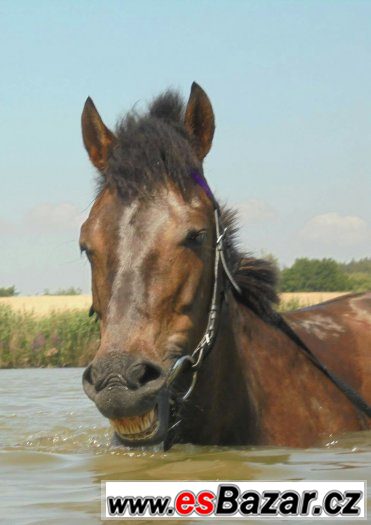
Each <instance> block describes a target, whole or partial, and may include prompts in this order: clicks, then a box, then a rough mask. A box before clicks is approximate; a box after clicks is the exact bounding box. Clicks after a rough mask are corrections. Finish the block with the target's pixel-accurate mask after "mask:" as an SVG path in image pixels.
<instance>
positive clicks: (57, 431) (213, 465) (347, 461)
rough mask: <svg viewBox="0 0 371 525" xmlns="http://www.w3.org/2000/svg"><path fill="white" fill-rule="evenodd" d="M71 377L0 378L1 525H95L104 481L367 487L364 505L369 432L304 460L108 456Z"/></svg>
mask: <svg viewBox="0 0 371 525" xmlns="http://www.w3.org/2000/svg"><path fill="white" fill-rule="evenodd" d="M81 373H82V370H80V369H26V370H0V443H1V451H0V472H1V484H2V486H1V492H0V522H1V523H4V524H5V523H9V524H13V523H17V524H37V525H39V524H48V525H53V524H69V525H75V524H76V525H80V524H85V523H89V524H96V523H101V520H100V481H101V480H108V479H111V480H114V479H118V480H119V479H120V480H128V479H142V480H152V479H241V480H242V479H245V480H254V479H255V480H286V479H287V480H289V479H290V480H301V479H308V480H313V479H321V480H327V479H332V480H368V485H369V487H370V488H369V498H368V499H369V500H370V501H371V498H370V494H371V493H370V489H371V432H360V433H357V434H352V435H349V434H348V435H346V436H341V437H339V436H337V437H335V436H333V437H330V438H329V440H328V443H326V444H325V445H324V446H323V447H322V448H313V449H307V450H300V449H286V448H262V447H259V448H243V449H241V448H239V449H236V448H233V449H232V448H217V447H194V446H190V445H189V446H184V445H182V446H176V447H174V448H173V449H172V450H171V451H169V452H166V453H164V452H162V451H161V450H160V449H155V448H154V449H151V450H146V451H144V450H136V451H130V450H128V449H124V448H121V449H119V448H111V447H110V439H111V434H110V430H109V426H108V424H107V422H106V421H105V420H104V419H103V418H102V417H101V416H100V415H99V414H98V412H97V410H96V409H95V407H94V406H93V404H92V403H91V402H90V401H89V400H88V399H87V398H86V397H85V395H84V394H83V392H82V389H81ZM368 512H369V514H370V515H371V505H370V503H369V505H368ZM107 523H109V522H107ZM130 523H139V522H138V521H136V522H133V521H131V522H130ZM142 523H143V522H142ZM152 523H154V522H152ZM167 523H170V522H169V521H168V522H167ZM179 523H181V522H179ZM182 523H185V522H184V521H183V522H182ZM194 523H200V521H199V520H198V521H197V522H194ZM208 523H210V522H208ZM222 523H224V524H225V523H227V522H226V521H223V522H222ZM248 523H254V522H253V521H251V520H250V521H249V522H248ZM259 523H260V524H262V523H265V521H262V520H259ZM269 523H272V522H269ZM316 523H318V522H316ZM343 523H344V522H343ZM349 523H351V522H349ZM363 523H364V522H363Z"/></svg>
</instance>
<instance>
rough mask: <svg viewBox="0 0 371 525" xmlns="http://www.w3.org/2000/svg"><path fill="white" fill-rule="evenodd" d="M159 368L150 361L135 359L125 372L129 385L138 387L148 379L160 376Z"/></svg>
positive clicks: (147, 381) (152, 379) (153, 379)
mask: <svg viewBox="0 0 371 525" xmlns="http://www.w3.org/2000/svg"><path fill="white" fill-rule="evenodd" d="M161 375H162V373H161V368H160V367H159V366H157V365H155V364H154V363H151V362H150V361H137V362H136V363H134V364H133V365H132V366H131V367H130V368H129V370H128V372H127V380H128V383H129V385H130V386H131V387H134V388H139V387H141V386H144V385H146V384H147V383H149V382H150V381H155V380H156V379H158V378H159V377H161Z"/></svg>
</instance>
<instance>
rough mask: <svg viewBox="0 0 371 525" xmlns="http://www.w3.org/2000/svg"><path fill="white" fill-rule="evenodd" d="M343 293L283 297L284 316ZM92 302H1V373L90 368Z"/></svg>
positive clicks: (95, 341) (95, 338)
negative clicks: (89, 309)
mask: <svg viewBox="0 0 371 525" xmlns="http://www.w3.org/2000/svg"><path fill="white" fill-rule="evenodd" d="M338 295H341V294H339V293H326V292H321V293H286V294H281V303H280V305H279V310H280V311H281V312H282V311H290V310H295V309H297V308H300V307H303V306H309V305H311V304H316V303H319V302H322V301H326V300H328V299H332V298H334V297H336V296H338ZM90 304H91V298H90V296H88V295H86V296H83V295H82V296H60V297H54V296H37V297H6V298H0V368H25V367H66V366H86V365H87V364H88V363H89V362H90V361H91V359H92V358H93V356H94V354H95V352H96V350H97V348H98V345H99V327H98V323H95V321H94V320H93V319H92V318H89V317H88V315H87V311H88V308H89V306H90Z"/></svg>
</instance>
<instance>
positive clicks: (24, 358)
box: [0, 305, 99, 368]
mask: <svg viewBox="0 0 371 525" xmlns="http://www.w3.org/2000/svg"><path fill="white" fill-rule="evenodd" d="M98 342H99V327H98V323H96V322H95V321H94V320H93V319H92V318H89V317H88V315H87V312H86V311H83V310H81V311H79V310H66V311H64V312H54V313H51V314H48V315H47V316H43V317H40V316H37V315H35V314H34V313H30V312H16V311H14V310H13V309H12V308H11V307H10V306H8V305H0V368H24V367H48V366H55V367H64V366H85V365H87V364H88V363H89V361H90V360H91V359H92V358H93V356H94V354H95V352H96V350H97V348H98Z"/></svg>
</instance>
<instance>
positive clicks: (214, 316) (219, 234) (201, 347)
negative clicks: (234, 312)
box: [167, 207, 241, 401]
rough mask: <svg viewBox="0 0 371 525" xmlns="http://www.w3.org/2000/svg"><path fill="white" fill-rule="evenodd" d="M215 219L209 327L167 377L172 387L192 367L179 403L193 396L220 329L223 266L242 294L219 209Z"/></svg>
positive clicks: (215, 213) (207, 326) (168, 383)
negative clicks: (227, 250) (227, 258)
mask: <svg viewBox="0 0 371 525" xmlns="http://www.w3.org/2000/svg"><path fill="white" fill-rule="evenodd" d="M214 218H215V233H216V243H215V259H214V284H213V292H212V296H211V305H210V309H209V315H208V320H207V325H206V329H205V332H204V334H203V336H202V338H201V340H200V342H199V343H198V345H197V346H196V348H195V350H194V351H193V352H192V354H191V355H184V356H182V357H180V358H179V359H177V361H175V363H174V365H173V366H172V368H171V369H170V371H169V373H168V376H167V385H168V386H171V385H172V384H173V383H174V381H175V380H176V378H177V377H178V376H179V374H180V373H181V372H182V371H183V370H184V368H185V366H186V365H188V366H190V367H191V370H192V380H191V384H190V387H189V388H188V390H187V391H186V392H185V393H184V394H183V395H182V396H178V397H177V399H178V401H185V400H186V399H188V398H189V396H190V395H191V393H192V391H193V389H194V387H195V384H196V381H197V373H198V370H199V368H200V366H201V365H202V363H203V361H204V359H205V358H206V357H207V356H208V354H209V353H210V352H211V350H212V348H213V346H214V343H215V340H216V336H217V332H218V327H219V316H220V310H221V307H222V304H223V298H224V290H223V287H222V278H221V275H220V267H221V266H222V267H223V269H224V271H225V272H226V275H227V276H228V278H229V279H230V282H231V284H232V285H233V286H234V288H235V289H236V291H237V292H238V293H241V290H240V288H239V286H238V285H237V283H236V282H235V281H234V279H233V277H232V275H231V273H230V271H229V269H228V266H227V263H226V261H225V257H224V250H223V241H224V238H225V234H226V229H223V228H222V226H221V220H220V211H219V208H218V207H215V209H214Z"/></svg>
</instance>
